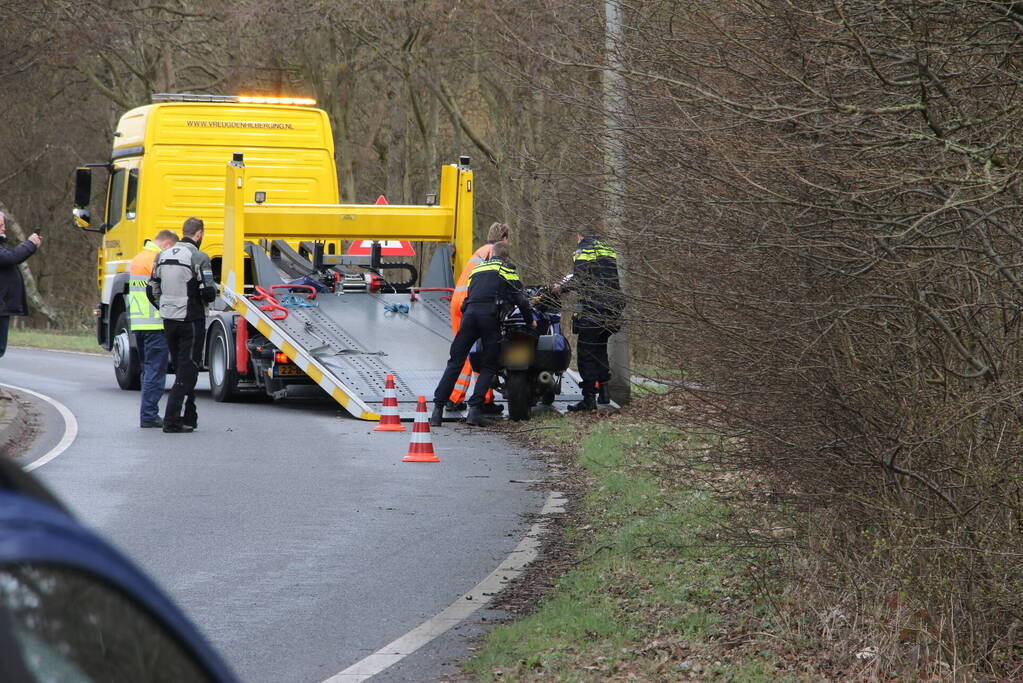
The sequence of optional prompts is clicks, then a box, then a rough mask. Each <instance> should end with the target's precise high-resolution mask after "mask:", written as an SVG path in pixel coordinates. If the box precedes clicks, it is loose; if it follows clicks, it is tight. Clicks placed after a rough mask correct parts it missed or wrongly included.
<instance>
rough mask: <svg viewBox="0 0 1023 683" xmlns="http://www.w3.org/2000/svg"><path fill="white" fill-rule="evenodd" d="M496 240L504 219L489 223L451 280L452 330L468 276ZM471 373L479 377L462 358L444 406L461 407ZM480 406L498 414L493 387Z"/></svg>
mask: <svg viewBox="0 0 1023 683" xmlns="http://www.w3.org/2000/svg"><path fill="white" fill-rule="evenodd" d="M498 242H504V243H505V244H508V225H507V224H505V223H492V224H491V226H490V229H489V230H488V231H487V241H486V243H484V244H483V246H481V247H480V248H479V249H477V250H476V251H474V252H473V254H472V256H470V257H469V260H467V261H466V262H465V267H464V268H463V269H462V273H461V274H460V275H459V276H458V282H457V283H456V284H455V291H454V292H452V294H451V333H452V334H458V328H459V326H460V325H461V324H462V304H463V303H465V297H466V296H468V294H469V276H470V275H471V274H472V271H473V269H474V268H475V267H476V266H478V265H479V264H480V263H482V262H483V261H486V260H487V259H488V258H490V256H491V252H492V251H493V248H494V245H495V244H497V243H498ZM473 375H476V376H477V379H478V378H479V373H477V372H473V370H472V365H470V364H469V360H468V359H466V361H465V364H464V365H462V371H461V372H460V373H459V375H458V379H457V380H455V388H454V389H452V390H451V398H450V399H448V408H450V409H451V410H464V409H465V395H466V394H467V393H469V384H470V383H471V382H472V378H473ZM480 410H481V411H482V412H483V413H484V414H486V415H500V414H501V411H502V410H503V408H502V407H501V406H499V405H497V404H496V403H494V391H493V389H491V390H488V391H487V396H486V398H485V399H484V401H483V406H482V407H481V408H480Z"/></svg>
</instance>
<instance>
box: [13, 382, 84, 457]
mask: <svg viewBox="0 0 1023 683" xmlns="http://www.w3.org/2000/svg"><path fill="white" fill-rule="evenodd" d="M0 387H6V388H7V389H10V390H12V391H21V392H24V393H26V394H30V395H32V396H35V397H36V398H38V399H41V400H43V401H46V402H47V403H49V404H50V405H51V406H53V407H54V408H56V409H57V412H58V413H60V416H61V418H63V420H64V436H62V437H61V439H60V441H58V442H57V445H56V446H54V447H53V448H51V449H50V450H48V451H47V452H46V453H44V454H43V455H41V456H40V457H38V458H36V459H35V460H33V461H32V462H30V463H28V464H27V465H25V466H24V467H22V468H21V469H23V470H24V471H26V472H31V471H32V470H34V469H38V468H40V467H42V466H43V465H45V464H46V463H48V462H50V461H51V460H53V459H54V458H56V457H57V456H58V455H60V454H61V453H63V452H64V451H66V450H67V449H68V447H70V446H71V444H72V443H74V441H75V439H76V438H77V437H78V420H77V419H76V418H75V414H74V413H72V412H71V410H70V409H68V407H67V406H65V405H64V404H63V403H61V402H60V401H58V400H57V399H55V398H50V397H49V396H47V395H45V394H41V393H39V392H38V391H33V390H32V389H26V388H25V387H19V386H15V385H13V384H6V383H4V382H0Z"/></svg>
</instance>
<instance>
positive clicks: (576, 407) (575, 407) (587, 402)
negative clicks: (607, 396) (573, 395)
mask: <svg viewBox="0 0 1023 683" xmlns="http://www.w3.org/2000/svg"><path fill="white" fill-rule="evenodd" d="M596 409H597V402H596V401H594V400H593V396H589V395H586V396H583V400H581V401H579V402H578V403H573V404H572V405H570V406H568V411H569V412H570V413H577V412H589V411H591V410H596Z"/></svg>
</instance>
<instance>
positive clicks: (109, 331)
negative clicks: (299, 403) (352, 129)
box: [73, 94, 570, 420]
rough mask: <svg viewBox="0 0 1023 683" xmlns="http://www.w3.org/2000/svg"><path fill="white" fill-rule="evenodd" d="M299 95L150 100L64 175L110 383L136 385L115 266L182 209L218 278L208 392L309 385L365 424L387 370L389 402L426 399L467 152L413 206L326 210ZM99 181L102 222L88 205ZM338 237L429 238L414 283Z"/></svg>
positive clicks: (328, 195) (228, 395)
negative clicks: (195, 225) (393, 394)
mask: <svg viewBox="0 0 1023 683" xmlns="http://www.w3.org/2000/svg"><path fill="white" fill-rule="evenodd" d="M314 104H315V103H314V102H312V101H311V100H303V99H299V98H269V97H241V96H214V95H187V94H185V95H182V94H161V95H154V96H153V101H152V103H151V104H149V105H146V106H142V107H138V108H135V109H132V110H131V111H129V112H127V113H125V114H124V115H123V116H122V117H121V119H120V122H119V124H118V126H117V131H116V132H115V133H114V141H113V147H112V152H111V155H110V159H109V161H106V162H103V163H97V164H89V165H87V166H84V167H81V168H79V169H77V170H76V176H75V198H74V210H73V214H74V222H75V225H76V226H77V227H78V228H80V229H83V230H88V231H94V232H97V233H100V234H101V235H102V242H101V244H100V246H99V249H98V258H97V271H96V277H97V284H98V289H99V293H100V303H99V306H98V307H97V309H96V336H97V340H98V342H99V343H100V344H101V345H102V346H103V347H104V348H106V349H108V350H110V351H111V354H112V357H113V361H114V374H115V377H116V379H117V382H118V385H119V386H120V387H122V388H123V389H135V388H138V386H139V361H138V354H137V351H136V349H135V344H134V337H133V335H132V334H131V333H130V332H131V331H130V327H129V320H128V315H127V312H126V310H127V309H126V302H127V291H128V266H129V263H130V261H131V259H132V258H133V256H134V255H135V254H136V253H138V251H139V250H140V249H141V248H142V245H143V243H144V241H145V240H146V239H151V238H153V237H154V236H155V235H156V233H157V232H159V231H160V230H163V229H169V230H174V231H175V232H179V231H180V229H181V225H182V223H183V222H184V220H185V219H186V218H188V217H189V216H196V217H199V218H201V219H202V220H203V221H204V222H205V225H206V230H205V236H204V239H203V243H202V249H203V251H205V252H206V253H208V254H209V255H210V257H211V259H212V262H213V268H214V275H215V277H216V278H217V280H218V282H219V283H220V297H219V298H218V299H217V301H216V302H215V303H214V305H213V306H212V310H211V311H210V315H209V316H208V319H207V333H206V344H205V365H206V368H207V369H209V371H210V386H211V388H212V393H213V397H214V398H215V399H216V400H218V401H227V400H232V399H234V398H236V397H238V396H241V395H244V394H248V393H259V394H264V395H270V396H273V397H275V398H280V397H287V396H289V395H292V394H293V393H294V394H301V393H302V390H303V389H304V388H305V389H308V388H311V387H319V388H320V389H322V390H323V391H325V392H326V393H327V394H329V395H330V396H332V397H333V398H334V399H335V400H336V401H337V402H338V403H340V404H341V405H342V406H344V407H345V408H346V409H347V410H348V411H349V412H350V413H352V414H353V415H354V416H356V417H359V418H362V419H367V420H372V419H377V417H378V412H379V410H378V408H379V406H380V405H381V404H382V402H383V394H384V384H385V380H386V377H387V375H388V374H392V375H394V379H395V383H396V386H397V394H398V401H399V405H400V406H402V408H403V409H404V410H403V412H406V413H408V412H409V410H410V407H414V405H415V401H416V397H417V396H418V395H420V394H424V395H427V396H429V395H430V393H431V392H432V389H433V385H434V384H435V383H436V381H437V379H438V377H439V373H440V371H441V369H442V368H443V365H444V361H445V359H446V357H447V351H448V345H449V343H450V340H451V338H452V334H451V327H450V324H451V323H450V314H449V311H448V297H449V295H450V287H451V286H452V283H453V281H454V278H455V277H457V275H458V274H459V270H460V268H461V265H462V264H464V263H465V261H466V259H467V258H468V256H469V255H470V254H471V253H472V226H473V174H472V170H471V169H470V167H469V159H468V157H461V158H460V159H459V162H458V163H457V164H450V165H445V166H443V167H442V169H441V177H440V184H439V188H438V192H437V193H436V195H431V196H430V197H428V198H427V201H426V203H425V204H424V205H406V206H400V205H342V204H340V203H339V199H338V183H337V171H336V167H335V164H334V145H333V138H332V135H331V130H330V123H329V120H328V118H327V115H326V114H325V113H324V112H323V111H322V110H320V109H317V108H315V107H314V106H313V105H314ZM94 176H99V178H97V180H98V182H96V183H94V182H93V180H94ZM99 182H102V183H104V185H103V187H104V188H105V192H104V193H103V202H104V207H103V209H104V212H103V213H104V216H103V218H102V219H99V218H94V217H93V215H92V210H91V207H90V202H91V201H92V194H93V187H94V186H96V187H97V189H99ZM97 194H100V193H99V192H97ZM97 203H98V202H97ZM344 240H409V241H435V242H440V243H442V246H441V247H438V248H437V250H436V252H435V255H434V260H433V263H432V265H431V267H430V269H429V273H430V274H432V275H430V276H428V277H427V279H425V280H424V281H423V283H422V286H416V285H417V283H418V282H419V274H418V272H417V271H416V269H415V268H414V266H413V265H412V264H411V263H385V262H383V261H382V259H381V257H380V250H379V247H378V246H377V243H376V242H374V246H373V248H372V251H371V254H370V255H369V256H348V255H343V254H342V242H343V241H344ZM395 272H402V273H404V275H405V277H404V278H403V279H402V280H401V281H396V280H395V279H394V277H393V276H392V275H391V274H392V273H395ZM566 398H570V397H566ZM406 417H407V415H406Z"/></svg>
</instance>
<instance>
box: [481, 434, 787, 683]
mask: <svg viewBox="0 0 1023 683" xmlns="http://www.w3.org/2000/svg"><path fill="white" fill-rule="evenodd" d="M540 433H541V434H543V435H544V436H542V437H541V438H542V439H543V440H544V441H545V443H544V444H543V445H545V446H546V447H548V448H550V447H555V448H556V447H559V446H561V447H567V448H568V449H569V451H570V452H571V454H572V456H573V458H572V459H573V460H574V463H575V465H577V466H578V467H579V468H581V473H582V477H583V489H584V490H585V491H586V493H585V494H584V495H583V496H582V498H581V500H579V501H578V507H577V508H576V510H575V517H574V518H573V520H572V521H571V522H570V523H569V524H568V525H567V526H566V527H565V528H564V530H563V535H564V537H565V538H566V539H567V540H568V542H569V547H570V548H571V550H570V551H569V553H570V555H571V557H570V558H569V559H568V561H567V562H564V563H563V564H564V566H567V567H568V569H567V571H565V572H564V573H562V574H561V575H560V577H559V578H557V579H556V580H555V581H554V584H553V587H552V588H551V590H550V591H549V592H548V594H547V595H546V596H545V597H544V599H543V600H542V601H541V602H540V603H539V604H537V605H533V607H534V608H535V610H534V611H532V613H531V614H529V615H528V616H525V617H524V618H521V619H520V620H518V621H515V622H514V623H510V624H507V625H503V626H499V627H497V628H495V629H494V630H493V631H491V632H490V633H489V634H488V636H487V638H486V641H485V643H484V644H483V646H482V648H481V649H480V650H479V651H478V653H477V654H476V656H475V657H474V658H472V659H471V660H470V661H469V662H467V664H466V668H467V670H468V671H469V672H470V673H472V674H473V675H475V676H477V677H478V678H480V679H482V680H486V681H491V680H502V681H507V680H522V681H539V680H559V681H604V680H626V679H627V680H728V681H779V680H795V679H794V678H793V677H792V676H790V675H789V673H788V672H787V671H786V670H785V669H786V668H787V667H786V666H785V665H784V664H783V663H782V661H781V656H780V653H779V652H777V651H776V650H775V649H772V648H771V647H768V646H766V645H764V644H762V643H761V642H760V641H761V640H762V639H761V637H760V636H761V635H769V634H761V633H759V631H761V630H762V629H763V628H764V620H765V616H767V613H768V610H767V608H766V606H765V605H764V604H761V603H760V602H759V601H758V600H757V598H756V595H757V594H758V591H757V589H756V587H755V586H754V581H753V579H752V577H751V575H750V573H749V572H748V568H749V567H750V566H751V565H752V564H754V563H757V562H758V561H759V558H758V557H757V554H758V552H759V551H757V550H754V549H750V548H738V547H734V546H728V545H722V544H718V543H717V542H715V541H714V540H713V539H714V537H715V529H717V528H719V526H720V525H722V524H727V523H728V521H729V518H730V510H729V508H728V506H726V505H725V504H723V503H722V502H720V501H718V500H717V499H716V498H715V497H713V496H711V495H710V494H708V493H707V492H705V491H703V490H700V489H698V488H696V487H694V486H693V485H692V484H691V483H688V482H689V480H688V478H687V477H685V476H678V472H672V471H665V469H664V467H665V463H666V462H671V458H666V457H665V454H666V453H672V452H678V450H679V449H688V448H696V447H699V446H700V445H701V444H698V443H696V441H697V440H698V438H697V437H695V436H693V435H689V434H683V433H680V432H677V431H674V430H671V429H666V428H663V427H658V426H655V425H652V424H645V423H643V422H638V423H637V422H635V421H633V420H629V419H628V418H627V417H626V416H624V415H623V416H619V417H616V418H611V419H595V420H592V421H581V420H572V421H570V422H566V423H565V427H564V428H563V429H560V428H559V429H555V430H550V431H544V432H540ZM573 541H574V542H573Z"/></svg>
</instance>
